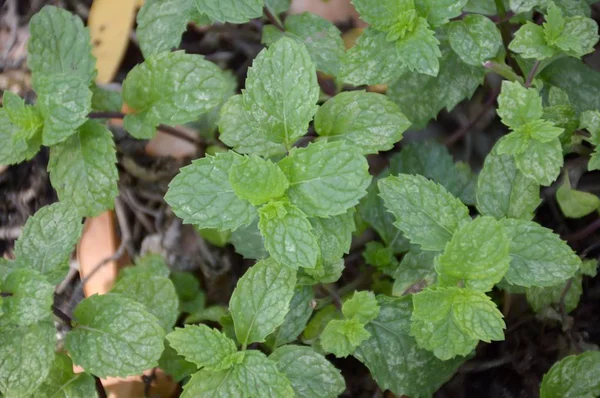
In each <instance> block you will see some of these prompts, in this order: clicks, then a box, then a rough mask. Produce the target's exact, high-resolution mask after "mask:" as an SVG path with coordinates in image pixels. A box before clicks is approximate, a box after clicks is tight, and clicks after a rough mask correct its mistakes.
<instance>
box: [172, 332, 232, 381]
mask: <svg viewBox="0 0 600 398" xmlns="http://www.w3.org/2000/svg"><path fill="white" fill-rule="evenodd" d="M167 340H169V343H170V344H171V347H173V348H174V349H175V350H177V352H178V353H179V354H180V355H183V356H184V357H185V359H186V360H187V361H189V362H192V363H195V364H196V365H198V367H199V368H205V369H208V370H223V369H227V368H229V367H230V366H231V363H229V361H228V358H229V357H230V356H231V355H233V354H235V353H236V352H237V347H236V346H235V343H234V342H233V340H231V339H230V338H229V337H227V336H225V335H224V334H223V333H221V332H219V331H218V330H216V329H213V328H209V327H208V326H206V325H187V326H186V327H185V328H176V329H175V331H174V332H171V333H169V334H168V335H167Z"/></svg>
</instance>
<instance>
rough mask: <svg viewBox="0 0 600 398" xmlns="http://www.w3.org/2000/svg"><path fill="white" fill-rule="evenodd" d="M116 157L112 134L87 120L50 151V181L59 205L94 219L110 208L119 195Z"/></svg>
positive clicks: (101, 126) (96, 123)
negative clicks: (59, 202) (67, 206)
mask: <svg viewBox="0 0 600 398" xmlns="http://www.w3.org/2000/svg"><path fill="white" fill-rule="evenodd" d="M116 162H117V154H116V151H115V144H114V141H113V137H112V133H111V132H110V130H108V129H107V128H106V127H105V126H104V125H102V124H100V123H98V122H96V121H94V120H89V121H87V122H86V123H85V124H83V125H82V126H81V127H80V128H79V129H78V131H77V132H76V133H75V134H73V135H72V136H70V137H69V138H67V140H66V141H64V142H62V143H60V144H57V145H54V146H53V147H52V148H51V150H50V161H49V163H48V171H49V172H50V181H51V182H52V186H53V187H54V189H56V191H57V193H58V197H59V199H60V200H61V202H63V203H65V204H68V205H69V206H71V207H73V209H75V210H76V211H77V213H78V214H80V215H82V216H96V215H98V214H100V213H102V212H103V211H105V210H107V209H112V208H113V206H114V200H115V197H116V196H117V195H118V193H119V189H118V187H117V181H118V179H119V172H118V170H117V167H116V165H115V163H116Z"/></svg>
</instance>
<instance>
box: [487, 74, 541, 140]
mask: <svg viewBox="0 0 600 398" xmlns="http://www.w3.org/2000/svg"><path fill="white" fill-rule="evenodd" d="M543 114H544V110H543V108H542V98H541V97H540V95H539V93H538V92H537V90H536V89H534V88H525V87H523V85H522V84H521V83H519V82H509V81H504V82H502V91H501V93H500V96H498V116H500V118H501V119H502V123H504V124H505V125H507V126H508V127H511V128H513V129H516V128H518V127H521V126H523V125H525V124H527V123H528V122H530V121H533V120H538V119H541V117H542V115H543Z"/></svg>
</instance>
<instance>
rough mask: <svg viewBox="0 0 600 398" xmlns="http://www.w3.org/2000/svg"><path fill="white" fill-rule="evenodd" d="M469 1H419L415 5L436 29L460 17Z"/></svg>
mask: <svg viewBox="0 0 600 398" xmlns="http://www.w3.org/2000/svg"><path fill="white" fill-rule="evenodd" d="M466 4H467V0H417V1H415V5H416V6H417V10H418V11H419V13H420V14H421V15H423V16H427V21H428V22H429V23H430V24H431V25H432V26H434V27H437V26H440V25H443V24H445V23H447V22H448V21H450V19H452V18H455V17H458V16H459V15H460V12H461V10H462V8H463V7H464V6H465V5H466Z"/></svg>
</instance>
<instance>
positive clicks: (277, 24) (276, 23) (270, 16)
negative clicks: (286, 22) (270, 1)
mask: <svg viewBox="0 0 600 398" xmlns="http://www.w3.org/2000/svg"><path fill="white" fill-rule="evenodd" d="M263 11H264V13H265V17H267V19H268V20H269V22H271V23H272V24H273V26H275V27H276V28H277V29H279V30H280V31H282V32H285V28H284V27H283V25H282V24H281V22H279V20H278V19H277V18H276V17H275V15H273V13H272V12H271V10H269V7H266V6H265V8H264V9H263Z"/></svg>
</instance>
